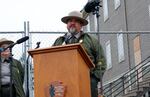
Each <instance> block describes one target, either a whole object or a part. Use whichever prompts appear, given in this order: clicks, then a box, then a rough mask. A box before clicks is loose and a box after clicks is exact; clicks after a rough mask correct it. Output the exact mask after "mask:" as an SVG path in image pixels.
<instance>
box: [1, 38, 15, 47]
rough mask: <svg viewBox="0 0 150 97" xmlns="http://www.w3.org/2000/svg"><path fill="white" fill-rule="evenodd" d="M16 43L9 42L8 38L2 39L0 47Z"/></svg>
mask: <svg viewBox="0 0 150 97" xmlns="http://www.w3.org/2000/svg"><path fill="white" fill-rule="evenodd" d="M12 43H14V42H13V41H11V40H7V39H6V38H1V39H0V46H1V45H3V44H12Z"/></svg>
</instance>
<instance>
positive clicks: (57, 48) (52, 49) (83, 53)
mask: <svg viewBox="0 0 150 97" xmlns="http://www.w3.org/2000/svg"><path fill="white" fill-rule="evenodd" d="M75 49H77V50H78V52H79V53H80V55H81V56H82V58H83V59H84V61H85V62H86V64H87V65H88V66H89V68H92V67H94V66H95V65H94V63H93V62H92V61H91V59H90V58H89V56H88V54H87V53H86V51H85V50H84V48H83V47H82V45H81V44H80V43H76V44H68V45H59V46H52V47H48V48H39V49H33V50H29V51H28V53H29V54H30V55H31V56H32V57H33V56H34V55H36V54H42V53H51V52H59V51H67V50H75Z"/></svg>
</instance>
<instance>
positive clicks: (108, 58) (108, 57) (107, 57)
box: [105, 41, 112, 69]
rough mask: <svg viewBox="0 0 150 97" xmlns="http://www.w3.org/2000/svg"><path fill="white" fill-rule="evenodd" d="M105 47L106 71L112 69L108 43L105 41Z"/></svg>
mask: <svg viewBox="0 0 150 97" xmlns="http://www.w3.org/2000/svg"><path fill="white" fill-rule="evenodd" d="M105 45H106V62H107V69H110V68H111V67H112V62H111V47H110V41H107V42H106V44H105Z"/></svg>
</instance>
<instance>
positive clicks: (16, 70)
mask: <svg viewBox="0 0 150 97" xmlns="http://www.w3.org/2000/svg"><path fill="white" fill-rule="evenodd" d="M0 70H1V66H0ZM0 75H1V71H0ZM12 80H13V84H14V87H15V90H16V97H25V93H24V90H23V82H24V69H23V67H22V65H21V63H20V62H19V61H18V60H16V59H12ZM0 90H1V82H0Z"/></svg>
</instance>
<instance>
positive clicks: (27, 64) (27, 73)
mask: <svg viewBox="0 0 150 97" xmlns="http://www.w3.org/2000/svg"><path fill="white" fill-rule="evenodd" d="M36 45H37V46H36V48H35V49H37V48H39V47H40V42H37V43H36ZM29 58H30V55H29V54H28V57H27V60H26V66H27V67H26V76H27V90H26V97H29Z"/></svg>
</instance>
